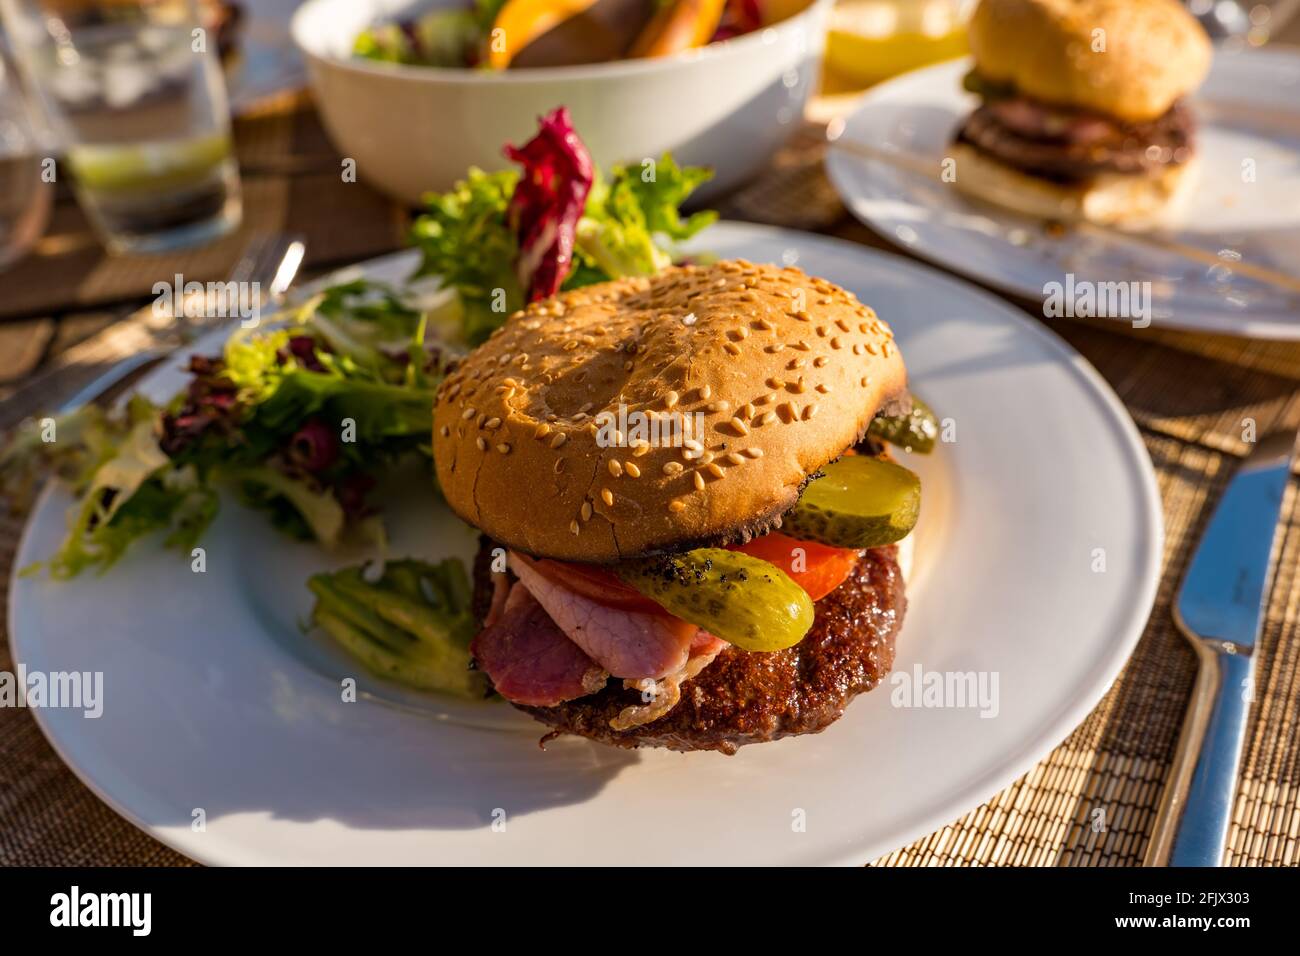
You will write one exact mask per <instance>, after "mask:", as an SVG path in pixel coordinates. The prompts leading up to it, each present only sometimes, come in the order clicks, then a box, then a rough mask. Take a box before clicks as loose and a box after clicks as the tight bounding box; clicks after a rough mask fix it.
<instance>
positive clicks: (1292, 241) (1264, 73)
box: [826, 50, 1300, 339]
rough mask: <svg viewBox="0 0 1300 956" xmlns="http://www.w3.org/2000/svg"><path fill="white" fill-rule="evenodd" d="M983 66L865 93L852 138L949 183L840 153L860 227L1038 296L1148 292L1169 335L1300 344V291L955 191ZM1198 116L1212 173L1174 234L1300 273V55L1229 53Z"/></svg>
mask: <svg viewBox="0 0 1300 956" xmlns="http://www.w3.org/2000/svg"><path fill="white" fill-rule="evenodd" d="M969 69H970V61H969V60H958V61H954V62H952V63H943V64H940V65H938V66H933V67H929V68H927V69H924V70H918V71H916V72H914V73H908V74H905V75H903V76H901V77H899V78H898V79H896V80H893V81H891V82H889V83H885V84H883V85H882V86H878V87H876V88H875V89H873V90H871V91H870V92H869V93H867V94H866V95H865V96H863V98H862V100H861V101H860V103H859V104H858V106H857V107H856V108H855V109H854V111H853V113H852V115H851V116H849V117H848V118H847V119H846V121H845V125H844V128H843V132H842V133H841V134H840V136H841V138H842V139H844V140H853V141H856V142H860V143H866V144H868V145H870V146H873V147H875V148H877V149H882V150H890V151H895V150H896V151H898V152H900V153H903V154H906V155H908V156H913V157H919V158H920V159H921V160H922V161H924V162H926V163H927V164H929V165H932V167H933V168H934V170H935V175H934V177H932V178H931V177H926V176H923V175H920V174H918V173H914V172H909V171H907V170H905V169H900V168H897V167H895V166H893V165H887V164H884V163H879V162H868V161H866V160H863V159H861V158H859V157H857V156H855V155H851V154H850V153H848V152H847V151H845V150H836V149H834V148H832V149H831V150H830V151H829V152H828V155H827V158H826V167H827V171H828V173H829V175H830V178H831V182H833V183H834V185H835V188H836V190H838V192H839V194H840V197H841V198H842V199H843V200H844V204H845V205H846V206H848V208H849V209H850V210H851V211H852V212H853V214H854V215H855V216H857V217H858V218H859V219H861V220H862V221H863V222H865V223H867V224H868V225H869V226H871V227H872V228H874V229H875V230H877V231H878V232H880V233H881V234H882V235H884V236H887V237H888V238H890V239H891V240H893V241H895V242H897V243H899V244H900V245H902V246H904V247H906V248H907V249H908V251H910V252H913V253H915V254H916V255H918V256H922V257H924V258H926V259H929V260H930V261H932V262H935V263H938V264H939V265H942V266H944V267H945V268H948V269H953V270H956V271H958V272H962V273H965V274H966V275H969V276H971V277H972V278H974V279H978V280H979V281H981V282H985V283H987V284H989V285H991V286H995V287H997V288H999V289H1004V290H1006V291H1008V292H1012V293H1015V294H1017V295H1023V296H1026V297H1028V298H1031V299H1041V298H1043V296H1044V295H1046V294H1047V293H1046V291H1045V287H1046V286H1047V284H1048V283H1051V282H1064V281H1065V280H1064V278H1063V277H1064V275H1065V274H1066V273H1072V274H1073V275H1074V276H1075V278H1076V280H1087V281H1089V282H1116V281H1122V282H1129V281H1135V280H1136V281H1146V282H1150V283H1151V286H1150V289H1149V291H1150V293H1151V295H1152V316H1151V318H1152V324H1153V325H1155V326H1161V327H1166V328H1183V329H1196V330H1200V331H1210V332H1225V333H1229V334H1234V335H1244V336H1252V337H1259V338H1276V339H1297V338H1300V293H1295V292H1287V291H1284V290H1280V289H1278V288H1277V287H1275V286H1272V285H1267V284H1264V283H1262V282H1260V281H1258V280H1254V279H1249V278H1244V277H1242V276H1239V275H1233V274H1232V273H1230V272H1228V271H1227V270H1225V269H1223V268H1221V267H1215V266H1205V265H1199V264H1197V263H1195V262H1192V261H1190V260H1188V259H1186V258H1183V257H1181V256H1176V255H1174V254H1173V253H1170V252H1166V251H1163V250H1161V249H1159V248H1158V247H1154V246H1150V245H1147V246H1137V245H1134V244H1133V243H1132V242H1130V241H1127V240H1119V241H1117V240H1115V239H1113V238H1111V237H1109V236H1107V235H1106V234H1104V233H1094V232H1090V233H1088V234H1086V235H1084V234H1080V233H1077V232H1068V233H1066V234H1065V235H1064V236H1060V237H1052V236H1050V235H1048V234H1047V233H1046V232H1045V231H1044V230H1043V228H1042V225H1041V224H1039V223H1037V222H1035V221H1033V220H1030V219H1025V218H1021V217H1019V216H1015V215H1013V214H1011V213H1006V212H1003V211H1001V210H998V209H995V208H993V207H991V206H987V205H985V204H982V203H977V202H972V201H971V200H969V199H967V198H965V197H963V196H961V195H959V194H958V193H957V191H956V189H955V188H954V187H953V186H952V185H951V183H945V182H942V181H941V179H940V177H939V170H940V168H941V167H940V163H941V161H942V159H943V158H944V157H945V156H947V155H948V144H949V143H950V142H951V141H952V137H953V135H954V134H955V133H956V129H957V126H958V124H959V123H960V122H961V121H962V120H963V119H964V118H965V117H966V115H967V114H969V113H970V111H971V110H972V109H973V108H974V106H975V104H976V102H977V101H976V98H975V97H974V96H973V95H971V94H969V93H967V92H965V91H964V90H963V89H962V88H961V79H962V76H963V75H964V74H965V73H966V71H967V70H969ZM1194 106H1195V108H1196V110H1197V112H1198V114H1199V116H1200V122H1201V129H1200V133H1199V134H1198V135H1199V142H1200V147H1199V150H1200V154H1201V162H1200V171H1199V176H1198V178H1197V180H1196V182H1195V186H1194V189H1193V190H1192V191H1191V192H1190V194H1189V195H1188V196H1187V199H1186V201H1185V202H1184V203H1183V204H1182V206H1181V208H1180V209H1178V211H1177V212H1176V213H1175V214H1173V215H1172V216H1171V217H1170V220H1169V222H1168V223H1166V224H1165V226H1164V227H1163V229H1162V232H1163V233H1164V234H1166V235H1167V236H1168V237H1169V238H1172V239H1174V240H1177V241H1178V242H1182V243H1186V244H1189V245H1192V246H1196V247H1198V248H1201V249H1204V250H1207V251H1209V252H1210V253H1213V254H1215V255H1223V256H1228V257H1231V256H1233V255H1236V254H1239V255H1240V256H1241V258H1242V259H1243V260H1244V261H1246V262H1249V263H1252V264H1254V265H1259V266H1266V267H1269V268H1272V269H1274V270H1276V271H1278V272H1281V273H1283V274H1284V275H1289V276H1300V56H1297V55H1296V54H1294V53H1286V52H1281V51H1254V52H1249V53H1229V52H1225V51H1223V50H1219V51H1217V52H1216V54H1215V58H1214V65H1213V67H1212V69H1211V70H1210V75H1209V78H1208V79H1207V80H1206V82H1205V85H1204V86H1203V87H1202V88H1201V89H1200V91H1199V92H1198V93H1197V94H1196V96H1195V99H1194ZM833 129H834V127H833ZM956 174H957V175H958V176H960V175H961V170H960V168H958V169H957V170H956ZM1251 176H1253V181H1247V179H1249V178H1250V177H1251ZM1124 320H1125V321H1128V320H1127V319H1124Z"/></svg>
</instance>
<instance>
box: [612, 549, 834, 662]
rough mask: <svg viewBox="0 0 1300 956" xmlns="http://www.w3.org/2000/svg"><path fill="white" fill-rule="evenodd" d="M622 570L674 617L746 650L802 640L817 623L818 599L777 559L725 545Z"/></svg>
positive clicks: (625, 577) (637, 563)
mask: <svg viewBox="0 0 1300 956" xmlns="http://www.w3.org/2000/svg"><path fill="white" fill-rule="evenodd" d="M618 575H619V577H621V578H622V579H623V580H624V581H626V582H627V583H628V584H630V585H631V586H632V587H634V588H636V589H637V590H638V591H640V592H641V593H642V594H644V595H645V596H646V597H648V598H650V600H652V601H654V602H655V603H656V604H660V605H662V606H663V608H664V609H665V610H666V611H668V612H669V613H670V614H672V615H673V616H674V617H679V618H681V619H682V620H683V621H689V622H690V623H692V624H697V625H699V626H700V627H702V628H704V629H705V630H706V631H708V632H709V633H710V634H713V635H715V636H717V637H720V638H722V639H723V640H724V641H728V642H729V643H731V644H735V645H736V646H737V647H739V648H741V649H742V650H746V651H779V650H781V649H782V648H783V647H792V646H793V645H795V644H798V643H799V642H800V641H801V640H803V637H804V635H805V634H807V633H808V629H809V628H810V627H812V623H813V602H812V599H811V598H809V597H808V592H807V591H805V590H804V589H803V588H801V587H800V586H799V585H797V584H795V583H794V581H793V580H792V579H791V578H790V576H789V575H788V574H786V573H785V572H784V571H782V570H781V569H780V568H778V567H777V566H776V565H774V564H769V563H768V562H766V561H764V560H762V559H761V558H755V557H751V556H750V555H748V554H741V553H740V552H737V551H727V550H725V549H724V548H697V549H695V550H694V551H687V552H686V553H685V554H674V555H669V556H667V557H655V558H647V559H645V560H643V561H632V562H629V563H627V564H624V565H622V566H620V567H619V568H618Z"/></svg>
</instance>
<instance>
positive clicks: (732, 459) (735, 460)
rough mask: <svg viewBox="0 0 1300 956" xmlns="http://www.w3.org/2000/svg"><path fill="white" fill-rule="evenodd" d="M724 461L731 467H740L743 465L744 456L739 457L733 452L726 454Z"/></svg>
mask: <svg viewBox="0 0 1300 956" xmlns="http://www.w3.org/2000/svg"><path fill="white" fill-rule="evenodd" d="M726 460H727V461H728V462H729V463H731V464H733V465H741V464H744V462H745V458H744V456H743V455H741V454H740V453H739V452H735V451H729V452H727V459H726Z"/></svg>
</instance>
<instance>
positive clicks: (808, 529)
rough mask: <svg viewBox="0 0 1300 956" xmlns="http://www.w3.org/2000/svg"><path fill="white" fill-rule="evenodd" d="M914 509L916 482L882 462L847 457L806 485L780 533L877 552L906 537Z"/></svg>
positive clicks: (914, 516) (918, 488)
mask: <svg viewBox="0 0 1300 956" xmlns="http://www.w3.org/2000/svg"><path fill="white" fill-rule="evenodd" d="M920 511H921V479H920V478H918V477H917V476H916V475H914V474H912V472H910V471H908V470H907V469H906V468H904V467H903V466H902V465H896V464H894V463H893V462H892V461H885V460H884V459H883V458H869V457H867V456H866V455H847V456H845V457H844V458H841V459H840V460H839V461H836V462H832V463H831V464H829V465H827V466H826V467H825V468H824V469H822V476H821V477H820V478H815V479H813V480H812V481H810V482H809V483H808V485H807V487H806V488H804V491H803V495H802V496H801V497H800V498H799V503H798V504H796V505H795V506H794V507H793V508H792V509H791V510H790V511H788V512H786V513H785V515H784V516H783V517H782V522H781V531H782V532H783V533H785V534H788V535H790V536H791V537H794V538H804V539H806V540H809V541H819V542H821V543H822V544H829V545H832V546H834V547H837V548H878V547H880V546H882V545H886V544H892V543H893V542H895V541H899V540H901V539H902V538H905V537H907V533H908V532H909V531H911V530H912V527H913V526H914V525H915V524H916V519H917V516H918V515H919V514H920Z"/></svg>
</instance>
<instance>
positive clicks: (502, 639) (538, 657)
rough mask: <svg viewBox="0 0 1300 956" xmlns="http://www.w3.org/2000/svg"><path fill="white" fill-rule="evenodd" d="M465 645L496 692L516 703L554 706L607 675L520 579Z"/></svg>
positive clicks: (597, 684) (580, 694)
mask: <svg viewBox="0 0 1300 956" xmlns="http://www.w3.org/2000/svg"><path fill="white" fill-rule="evenodd" d="M469 650H470V653H471V654H472V655H474V660H476V661H477V662H478V666H479V667H481V668H482V669H483V670H484V672H485V673H486V674H487V675H488V677H489V678H490V679H491V681H492V686H493V687H495V688H496V689H497V693H499V694H500V695H501V696H502V697H504V698H506V699H507V700H510V701H513V702H515V703H516V704H528V705H531V706H534V707H554V706H555V705H556V704H559V703H563V702H564V701H566V700H574V699H575V698H578V697H585V696H587V695H588V694H594V693H596V691H598V690H600V689H601V688H602V687H604V686H605V681H606V680H607V679H608V678H609V674H608V673H606V672H605V671H604V670H603V669H602V668H601V667H600V665H598V664H597V663H596V662H595V661H593V660H592V659H591V658H590V657H588V656H587V655H586V654H585V653H583V651H582V648H580V647H579V646H578V645H577V644H575V643H573V641H571V640H569V639H568V638H567V637H566V636H565V634H564V632H563V631H561V630H560V629H559V628H558V627H556V625H555V622H554V621H552V620H551V618H550V615H549V614H547V613H546V610H545V609H544V608H543V607H542V605H541V604H539V603H538V602H537V600H536V599H535V598H534V597H533V595H532V594H531V593H529V591H528V589H527V588H525V587H524V586H523V585H522V584H518V583H516V584H515V585H514V586H513V587H511V589H510V593H509V595H508V596H507V597H506V600H505V606H504V607H503V608H502V609H501V613H500V614H499V615H498V616H497V619H496V620H495V621H493V622H492V624H491V625H489V626H488V627H485V628H484V629H483V630H481V631H479V633H478V634H477V636H475V638H474V640H473V641H472V642H470V646H469Z"/></svg>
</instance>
